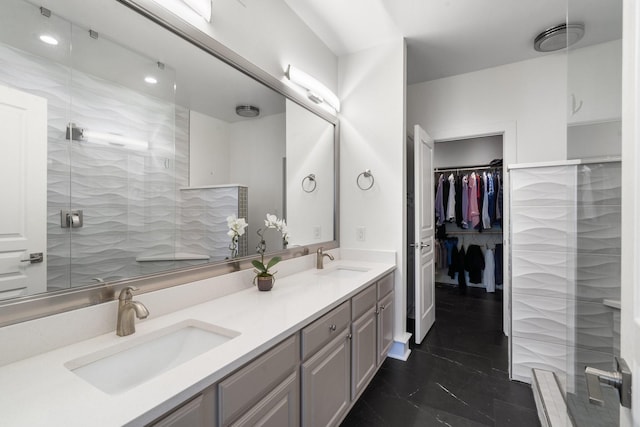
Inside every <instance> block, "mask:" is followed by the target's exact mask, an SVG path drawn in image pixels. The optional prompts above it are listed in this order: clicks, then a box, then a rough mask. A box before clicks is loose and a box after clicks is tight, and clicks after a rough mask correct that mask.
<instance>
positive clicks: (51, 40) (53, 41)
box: [40, 34, 58, 46]
mask: <svg viewBox="0 0 640 427" xmlns="http://www.w3.org/2000/svg"><path fill="white" fill-rule="evenodd" d="M40 41H41V42H43V43H46V44H50V45H51V46H57V45H58V39H56V38H55V37H53V36H50V35H48V34H42V35H41V36H40Z"/></svg>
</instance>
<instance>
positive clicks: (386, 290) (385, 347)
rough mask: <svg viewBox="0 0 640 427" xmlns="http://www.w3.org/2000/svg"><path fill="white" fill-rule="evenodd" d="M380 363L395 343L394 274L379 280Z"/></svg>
mask: <svg viewBox="0 0 640 427" xmlns="http://www.w3.org/2000/svg"><path fill="white" fill-rule="evenodd" d="M377 285H378V310H377V313H378V357H377V360H378V365H381V364H382V362H384V359H386V357H387V353H389V350H390V349H391V346H392V345H393V313H394V310H393V297H394V292H393V274H389V275H388V276H385V277H383V278H382V279H380V280H379V281H378V284H377Z"/></svg>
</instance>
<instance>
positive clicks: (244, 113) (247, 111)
mask: <svg viewBox="0 0 640 427" xmlns="http://www.w3.org/2000/svg"><path fill="white" fill-rule="evenodd" d="M236 114H237V115H239V116H240V117H258V116H259V115H260V109H259V108H258V107H256V106H254V105H238V106H237V107H236Z"/></svg>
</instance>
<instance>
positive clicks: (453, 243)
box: [444, 237, 458, 267]
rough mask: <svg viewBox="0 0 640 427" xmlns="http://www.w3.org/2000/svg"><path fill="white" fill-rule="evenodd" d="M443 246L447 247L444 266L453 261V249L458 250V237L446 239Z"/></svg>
mask: <svg viewBox="0 0 640 427" xmlns="http://www.w3.org/2000/svg"><path fill="white" fill-rule="evenodd" d="M444 246H445V248H447V264H446V266H447V267H449V266H450V265H451V263H452V262H453V249H454V248H455V249H456V252H457V251H458V238H457V237H450V238H448V239H447V240H445V241H444Z"/></svg>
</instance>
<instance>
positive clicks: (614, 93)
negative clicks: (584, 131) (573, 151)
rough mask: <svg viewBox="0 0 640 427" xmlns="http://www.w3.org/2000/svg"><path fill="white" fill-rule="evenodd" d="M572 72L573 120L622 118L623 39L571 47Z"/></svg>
mask: <svg viewBox="0 0 640 427" xmlns="http://www.w3.org/2000/svg"><path fill="white" fill-rule="evenodd" d="M568 74H569V80H568V85H569V87H568V88H567V93H568V94H569V117H568V121H569V123H571V124H576V123H580V124H584V123H594V122H602V121H619V120H620V117H621V115H622V40H613V41H610V42H607V43H601V44H597V45H593V46H588V47H584V48H581V49H571V50H570V51H569V56H568ZM572 95H573V97H572ZM574 110H575V111H574Z"/></svg>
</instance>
